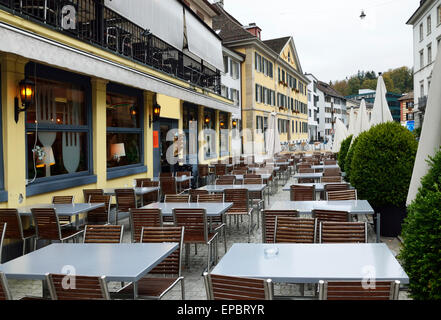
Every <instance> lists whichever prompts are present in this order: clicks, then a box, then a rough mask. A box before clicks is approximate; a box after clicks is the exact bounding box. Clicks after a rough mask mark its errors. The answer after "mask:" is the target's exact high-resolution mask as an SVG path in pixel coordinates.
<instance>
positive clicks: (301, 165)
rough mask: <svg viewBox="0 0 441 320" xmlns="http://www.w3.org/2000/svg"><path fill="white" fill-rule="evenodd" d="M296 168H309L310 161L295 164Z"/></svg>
mask: <svg viewBox="0 0 441 320" xmlns="http://www.w3.org/2000/svg"><path fill="white" fill-rule="evenodd" d="M297 169H298V170H300V169H311V163H304V162H303V163H301V164H299V165H298V166H297Z"/></svg>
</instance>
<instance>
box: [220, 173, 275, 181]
mask: <svg viewBox="0 0 441 320" xmlns="http://www.w3.org/2000/svg"><path fill="white" fill-rule="evenodd" d="M256 174H257V173H256ZM260 175H261V176H262V179H264V180H266V179H269V178H270V177H271V174H269V173H260ZM227 176H235V177H236V179H238V180H243V179H244V176H243V174H228V175H227Z"/></svg>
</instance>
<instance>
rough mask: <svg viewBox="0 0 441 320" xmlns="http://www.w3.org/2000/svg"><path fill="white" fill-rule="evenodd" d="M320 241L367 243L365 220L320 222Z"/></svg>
mask: <svg viewBox="0 0 441 320" xmlns="http://www.w3.org/2000/svg"><path fill="white" fill-rule="evenodd" d="M319 239H320V243H367V242H368V238H367V223H366V222H326V221H322V222H320V238H319Z"/></svg>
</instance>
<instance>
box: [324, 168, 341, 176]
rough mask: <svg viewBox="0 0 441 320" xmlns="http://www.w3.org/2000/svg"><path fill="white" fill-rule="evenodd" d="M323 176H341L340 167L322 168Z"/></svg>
mask: <svg viewBox="0 0 441 320" xmlns="http://www.w3.org/2000/svg"><path fill="white" fill-rule="evenodd" d="M323 176H324V177H335V176H341V171H340V168H325V169H324V170H323Z"/></svg>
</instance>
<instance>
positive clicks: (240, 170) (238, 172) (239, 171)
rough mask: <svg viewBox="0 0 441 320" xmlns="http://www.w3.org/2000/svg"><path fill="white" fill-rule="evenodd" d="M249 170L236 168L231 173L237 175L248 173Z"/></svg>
mask: <svg viewBox="0 0 441 320" xmlns="http://www.w3.org/2000/svg"><path fill="white" fill-rule="evenodd" d="M247 172H248V170H246V169H234V170H233V171H232V172H231V173H232V174H234V175H236V174H238V175H245V174H247Z"/></svg>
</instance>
